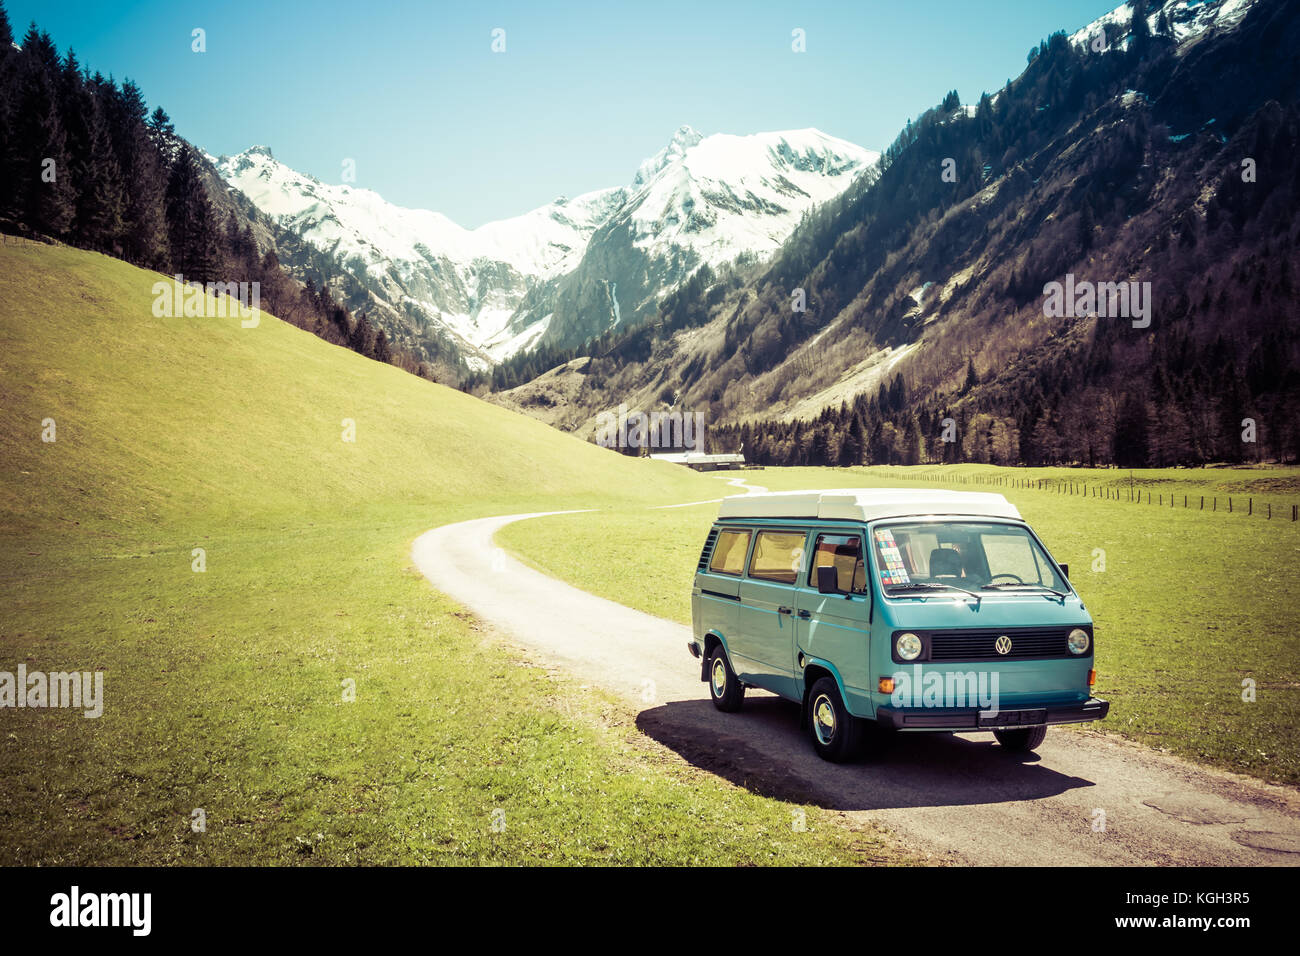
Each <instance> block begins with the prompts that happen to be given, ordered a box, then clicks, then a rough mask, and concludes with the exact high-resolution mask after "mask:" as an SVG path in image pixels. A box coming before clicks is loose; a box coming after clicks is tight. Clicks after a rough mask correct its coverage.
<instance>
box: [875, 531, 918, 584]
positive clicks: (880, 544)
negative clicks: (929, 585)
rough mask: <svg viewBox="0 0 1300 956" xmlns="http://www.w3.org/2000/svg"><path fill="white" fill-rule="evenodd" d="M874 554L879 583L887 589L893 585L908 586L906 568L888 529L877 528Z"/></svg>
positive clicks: (892, 535)
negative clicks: (877, 558) (877, 563)
mask: <svg viewBox="0 0 1300 956" xmlns="http://www.w3.org/2000/svg"><path fill="white" fill-rule="evenodd" d="M875 537H876V552H877V554H878V555H879V559H880V583H881V584H883V585H885V586H886V587H889V586H891V585H895V584H910V583H911V579H910V578H909V577H908V576H907V568H906V566H905V565H904V564H903V555H902V552H900V551H899V550H898V544H897V542H895V541H894V533H893V532H892V531H890V530H889V529H888V528H877V529H876V532H875Z"/></svg>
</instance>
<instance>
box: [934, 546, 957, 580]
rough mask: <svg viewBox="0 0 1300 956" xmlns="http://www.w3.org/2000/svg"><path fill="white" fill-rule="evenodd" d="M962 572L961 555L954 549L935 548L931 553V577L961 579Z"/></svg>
mask: <svg viewBox="0 0 1300 956" xmlns="http://www.w3.org/2000/svg"><path fill="white" fill-rule="evenodd" d="M961 572H962V560H961V555H960V554H958V553H957V552H956V551H955V550H953V549H952V548H935V549H934V550H933V551H931V552H930V577H932V578H940V577H943V578H959V577H961Z"/></svg>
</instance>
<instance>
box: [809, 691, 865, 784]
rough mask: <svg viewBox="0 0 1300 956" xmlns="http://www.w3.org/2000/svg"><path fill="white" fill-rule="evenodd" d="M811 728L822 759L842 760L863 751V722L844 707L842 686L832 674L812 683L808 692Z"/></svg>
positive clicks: (837, 761)
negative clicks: (841, 694)
mask: <svg viewBox="0 0 1300 956" xmlns="http://www.w3.org/2000/svg"><path fill="white" fill-rule="evenodd" d="M808 730H809V733H810V734H811V735H812V744H813V749H814V750H816V751H817V756H819V757H821V758H822V759H823V760H829V761H831V762H833V763H843V762H845V761H846V760H852V759H853V758H854V757H856V756H858V754H859V753H860V752H861V750H862V737H863V726H862V721H861V720H859V719H858V718H857V717H854V716H853V715H852V714H850V713H849V712H848V710H846V709H845V707H844V701H843V700H842V699H841V698H840V689H839V687H838V686H837V685H836V683H835V681H834V680H832V679H831V678H829V677H823V678H822V679H821V680H819V681H817V683H815V684H813V687H812V691H811V692H810V693H809V694H808Z"/></svg>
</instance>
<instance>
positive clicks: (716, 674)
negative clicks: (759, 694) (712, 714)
mask: <svg viewBox="0 0 1300 956" xmlns="http://www.w3.org/2000/svg"><path fill="white" fill-rule="evenodd" d="M709 696H710V697H712V698H713V706H714V707H716V708H718V710H725V711H727V712H731V711H737V710H740V705H741V704H743V703H744V702H745V685H744V684H742V683H741V682H740V680H739V678H737V677H736V672H735V671H733V670H732V669H731V662H730V661H729V660H727V652H726V651H724V650H723V649H722V645H721V644H715V645H714V646H713V651H712V653H710V654H709Z"/></svg>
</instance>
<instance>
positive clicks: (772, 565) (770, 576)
mask: <svg viewBox="0 0 1300 956" xmlns="http://www.w3.org/2000/svg"><path fill="white" fill-rule="evenodd" d="M806 537H807V536H806V535H805V534H804V533H803V532H802V531H760V532H759V533H758V540H757V541H756V542H755V543H754V556H753V557H752V558H750V560H749V576H750V577H751V578H762V579H763V580H765V581H779V582H780V583H781V584H794V582H795V580H796V579H797V578H798V576H799V569H800V568H802V567H803V566H804V565H803V544H804V539H805V538H806Z"/></svg>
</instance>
